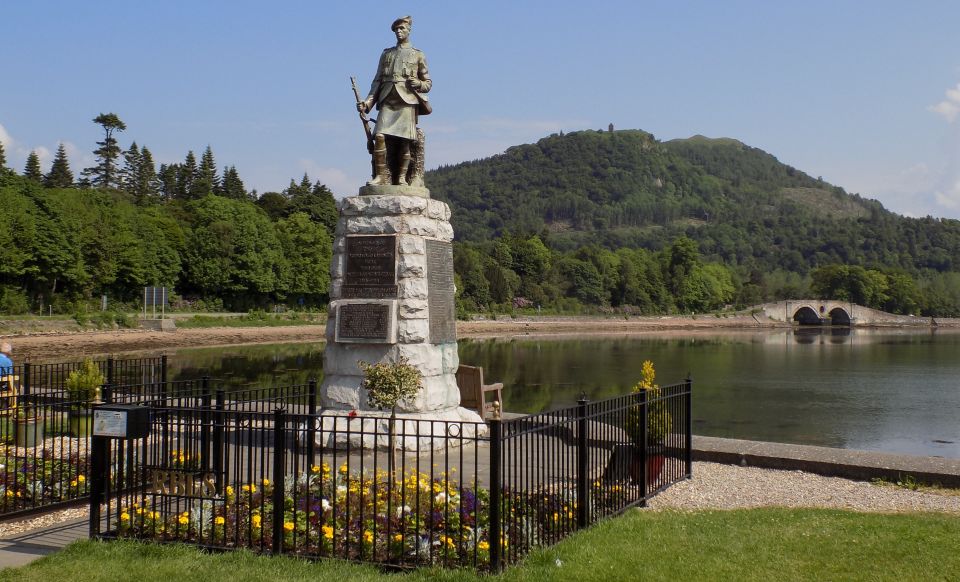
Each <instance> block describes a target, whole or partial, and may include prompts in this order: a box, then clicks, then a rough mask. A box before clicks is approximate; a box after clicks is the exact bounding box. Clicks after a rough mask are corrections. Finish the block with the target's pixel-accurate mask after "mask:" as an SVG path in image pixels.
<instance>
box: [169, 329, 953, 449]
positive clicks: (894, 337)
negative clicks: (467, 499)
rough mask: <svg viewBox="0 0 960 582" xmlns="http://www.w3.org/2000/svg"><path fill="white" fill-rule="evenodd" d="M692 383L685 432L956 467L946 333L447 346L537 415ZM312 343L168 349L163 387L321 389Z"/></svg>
mask: <svg viewBox="0 0 960 582" xmlns="http://www.w3.org/2000/svg"><path fill="white" fill-rule="evenodd" d="M644 360H652V361H653V362H654V364H655V366H656V370H657V382H658V383H660V384H669V383H672V382H675V381H679V380H682V379H683V378H685V377H686V376H687V374H689V375H690V376H691V377H692V379H693V390H694V405H693V407H694V410H693V412H694V414H693V416H694V426H693V430H694V433H695V434H700V435H707V436H718V437H729V438H741V439H752V440H765V441H775V442H785V443H796V444H809V445H821V446H830V447H840V448H850V449H864V450H874V451H887V452H898V453H907V454H917V455H931V456H943V457H951V458H960V330H937V329H923V330H916V329H910V330H906V329H893V330H888V329H884V330H868V329H853V330H851V329H849V328H799V329H789V330H775V331H738V332H722V333H717V332H709V333H707V332H700V333H697V332H668V333H659V334H657V333H650V334H641V335H636V334H634V335H601V334H597V335H590V334H587V335H580V336H577V337H557V336H541V337H530V336H521V337H513V338H507V339H496V340H473V339H461V340H460V361H461V363H464V364H471V365H478V366H483V368H484V376H485V380H486V381H487V382H488V383H489V382H503V383H504V385H505V386H506V389H505V394H504V396H505V402H506V406H505V408H506V409H507V410H509V411H512V412H539V411H543V410H549V409H553V408H557V407H561V406H569V405H572V404H574V403H576V401H577V399H578V398H579V397H580V395H581V394H584V395H586V397H587V398H589V399H601V398H607V397H612V396H616V395H620V394H624V393H625V392H628V391H629V390H630V388H631V386H633V384H634V383H636V381H637V379H638V378H639V377H640V369H641V365H642V363H643V361H644ZM322 362H323V344H322V343H308V344H281V345H267V346H241V347H229V348H203V349H190V350H178V351H177V352H176V353H175V354H173V355H171V356H170V358H169V363H170V369H171V375H170V377H171V379H177V378H182V379H186V378H197V377H200V376H202V375H209V376H211V377H213V378H219V379H222V380H223V381H225V382H226V383H228V384H233V385H239V384H257V385H270V384H289V383H299V382H306V381H307V380H309V379H310V378H311V377H316V378H318V379H321V378H322V373H323V372H322V367H323V363H322Z"/></svg>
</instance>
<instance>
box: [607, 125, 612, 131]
mask: <svg viewBox="0 0 960 582" xmlns="http://www.w3.org/2000/svg"><path fill="white" fill-rule="evenodd" d="M607 131H609V132H610V133H613V124H612V123H611V124H610V125H608V126H607Z"/></svg>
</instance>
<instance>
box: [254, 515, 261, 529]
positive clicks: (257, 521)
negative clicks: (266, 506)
mask: <svg viewBox="0 0 960 582" xmlns="http://www.w3.org/2000/svg"><path fill="white" fill-rule="evenodd" d="M251 519H252V521H253V527H260V523H261V521H262V518H261V517H260V516H259V515H254V516H253V518H251Z"/></svg>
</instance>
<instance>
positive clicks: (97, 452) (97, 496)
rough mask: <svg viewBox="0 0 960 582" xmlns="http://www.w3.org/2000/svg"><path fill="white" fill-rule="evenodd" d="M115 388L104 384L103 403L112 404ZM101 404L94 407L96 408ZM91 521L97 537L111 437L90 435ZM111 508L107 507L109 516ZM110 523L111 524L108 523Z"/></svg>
mask: <svg viewBox="0 0 960 582" xmlns="http://www.w3.org/2000/svg"><path fill="white" fill-rule="evenodd" d="M112 392H113V390H112V389H111V388H110V386H109V385H108V384H107V385H104V386H102V387H101V388H100V396H101V398H102V400H103V404H110V403H111V402H112V400H113V394H112ZM98 406H99V404H96V405H94V406H93V407H92V408H93V409H94V410H96V408H97V407H98ZM90 449H91V451H90V521H89V522H88V535H89V537H91V538H95V537H97V536H99V535H100V505H101V504H102V503H104V501H106V489H107V485H108V484H109V483H110V474H109V473H110V438H109V437H102V436H91V437H90ZM109 515H110V509H109V506H108V508H107V517H108V518H109ZM108 525H109V524H108Z"/></svg>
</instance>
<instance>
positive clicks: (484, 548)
mask: <svg viewBox="0 0 960 582" xmlns="http://www.w3.org/2000/svg"><path fill="white" fill-rule="evenodd" d="M477 549H478V550H480V551H481V552H486V551H488V550H489V549H490V544H489V543H488V542H480V543H479V544H477Z"/></svg>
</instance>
